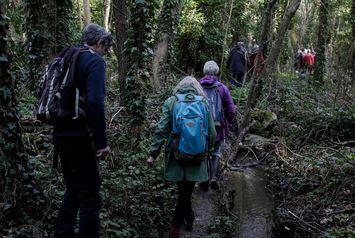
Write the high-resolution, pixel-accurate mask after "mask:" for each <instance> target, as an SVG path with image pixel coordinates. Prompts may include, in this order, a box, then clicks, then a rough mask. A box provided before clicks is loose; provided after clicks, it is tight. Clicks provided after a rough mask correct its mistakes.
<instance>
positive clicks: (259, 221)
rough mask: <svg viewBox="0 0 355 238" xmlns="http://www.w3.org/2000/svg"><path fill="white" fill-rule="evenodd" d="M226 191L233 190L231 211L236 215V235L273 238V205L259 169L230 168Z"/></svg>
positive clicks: (241, 237)
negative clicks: (238, 169)
mask: <svg viewBox="0 0 355 238" xmlns="http://www.w3.org/2000/svg"><path fill="white" fill-rule="evenodd" d="M226 184H227V190H228V191H235V192H232V194H234V208H233V213H234V214H235V215H237V217H238V226H237V232H236V234H235V236H234V237H235V238H270V237H272V214H271V212H272V208H273V203H272V199H271V196H270V194H268V192H267V191H266V188H265V185H266V181H265V177H264V172H263V170H262V169H261V168H247V169H244V170H242V171H229V172H228V181H227V182H226Z"/></svg>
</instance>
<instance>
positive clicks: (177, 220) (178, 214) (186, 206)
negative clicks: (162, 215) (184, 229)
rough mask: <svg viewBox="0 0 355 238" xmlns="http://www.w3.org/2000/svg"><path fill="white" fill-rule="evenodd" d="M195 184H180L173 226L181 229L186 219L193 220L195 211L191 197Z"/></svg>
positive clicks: (191, 182)
mask: <svg viewBox="0 0 355 238" xmlns="http://www.w3.org/2000/svg"><path fill="white" fill-rule="evenodd" d="M195 183H196V182H193V181H181V182H178V188H177V190H178V199H177V202H176V206H175V212H174V217H173V222H172V223H173V225H174V226H176V227H179V228H180V227H181V226H182V224H183V222H184V219H186V220H187V221H188V220H191V219H193V217H194V215H193V211H192V206H191V195H192V192H193V191H194V187H195Z"/></svg>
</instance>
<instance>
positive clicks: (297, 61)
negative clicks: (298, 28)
mask: <svg viewBox="0 0 355 238" xmlns="http://www.w3.org/2000/svg"><path fill="white" fill-rule="evenodd" d="M302 64H303V53H302V50H300V49H298V50H297V53H296V55H295V71H296V73H299V72H300V71H301V68H302Z"/></svg>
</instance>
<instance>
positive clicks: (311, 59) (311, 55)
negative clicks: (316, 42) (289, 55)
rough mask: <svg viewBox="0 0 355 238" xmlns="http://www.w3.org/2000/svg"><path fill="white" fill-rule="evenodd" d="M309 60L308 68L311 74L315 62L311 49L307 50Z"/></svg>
mask: <svg viewBox="0 0 355 238" xmlns="http://www.w3.org/2000/svg"><path fill="white" fill-rule="evenodd" d="M309 54H310V55H309V59H310V60H309V61H310V68H309V73H310V74H313V71H314V64H315V53H314V51H313V50H310V51H309Z"/></svg>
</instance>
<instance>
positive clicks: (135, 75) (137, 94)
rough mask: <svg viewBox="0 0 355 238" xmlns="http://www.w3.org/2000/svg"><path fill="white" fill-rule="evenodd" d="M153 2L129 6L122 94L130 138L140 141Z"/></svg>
mask: <svg viewBox="0 0 355 238" xmlns="http://www.w3.org/2000/svg"><path fill="white" fill-rule="evenodd" d="M156 6H157V2H156V1H143V0H136V1H132V2H130V4H129V10H130V15H129V18H128V22H129V23H130V25H131V28H130V29H129V31H128V39H127V42H126V55H128V58H129V61H128V72H127V76H126V84H125V90H126V93H125V94H124V102H125V106H126V109H127V111H128V113H129V115H130V119H129V124H130V127H131V133H132V134H131V135H132V136H133V138H136V139H138V141H137V142H139V141H140V139H139V138H138V135H139V134H140V132H141V131H142V129H143V125H144V122H145V119H146V97H147V94H148V93H149V82H150V81H149V79H150V65H149V64H150V62H151V59H152V55H153V51H152V42H153V37H152V34H151V31H152V23H151V21H152V19H153V16H154V9H155V8H156Z"/></svg>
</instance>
